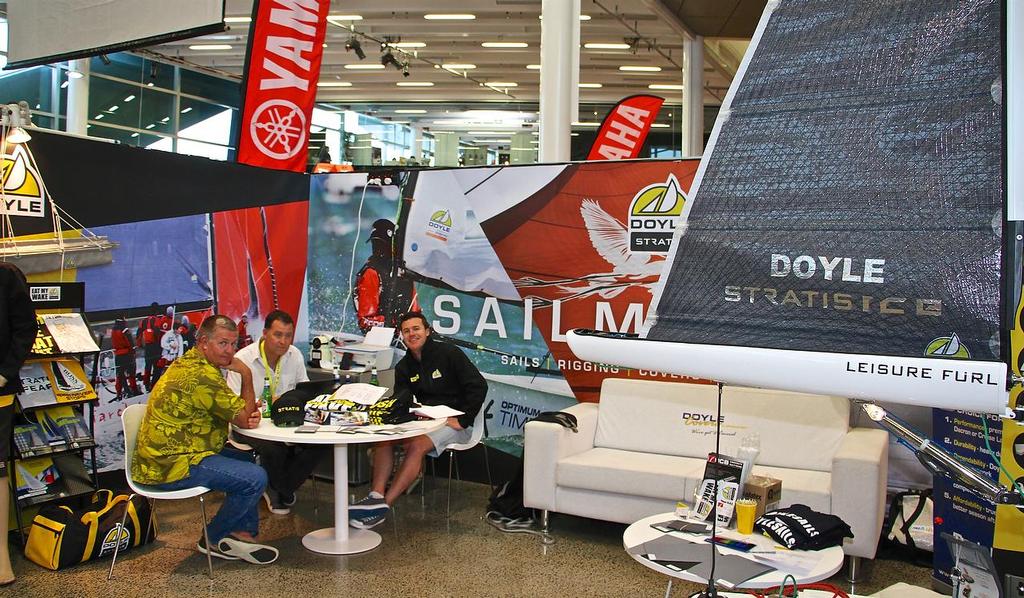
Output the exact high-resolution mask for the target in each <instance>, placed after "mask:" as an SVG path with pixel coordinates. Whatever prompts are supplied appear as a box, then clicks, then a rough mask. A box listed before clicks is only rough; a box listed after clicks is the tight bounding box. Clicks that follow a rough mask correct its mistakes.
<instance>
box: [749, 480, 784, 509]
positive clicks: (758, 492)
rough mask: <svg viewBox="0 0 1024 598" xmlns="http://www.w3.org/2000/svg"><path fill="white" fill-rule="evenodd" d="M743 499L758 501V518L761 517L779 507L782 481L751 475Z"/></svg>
mask: <svg viewBox="0 0 1024 598" xmlns="http://www.w3.org/2000/svg"><path fill="white" fill-rule="evenodd" d="M743 498H749V499H752V500H756V501H757V516H758V517H760V516H761V515H764V513H765V511H771V510H772V509H777V508H778V507H779V501H780V500H782V480H776V479H775V478H769V477H767V476H760V475H751V476H749V477H747V483H746V484H744V485H743Z"/></svg>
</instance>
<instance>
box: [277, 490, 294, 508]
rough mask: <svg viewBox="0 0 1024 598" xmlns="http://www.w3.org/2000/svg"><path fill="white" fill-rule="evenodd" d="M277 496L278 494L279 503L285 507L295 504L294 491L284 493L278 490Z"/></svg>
mask: <svg viewBox="0 0 1024 598" xmlns="http://www.w3.org/2000/svg"><path fill="white" fill-rule="evenodd" d="M277 496H278V498H279V499H281V504H282V505H284V506H286V507H294V506H295V493H294V492H292V493H291V494H285V493H284V492H278V493H277Z"/></svg>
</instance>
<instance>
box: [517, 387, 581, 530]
mask: <svg viewBox="0 0 1024 598" xmlns="http://www.w3.org/2000/svg"><path fill="white" fill-rule="evenodd" d="M597 410H598V406H597V403H578V404H576V405H573V406H572V407H569V408H568V409H563V411H565V412H566V413H571V414H573V415H575V416H576V423H577V426H576V429H577V430H578V432H575V433H574V432H573V431H572V430H570V429H568V428H563V427H562V426H560V425H558V424H554V423H550V422H529V423H527V424H526V426H524V432H525V433H524V439H523V443H524V447H523V504H524V505H525V506H527V507H529V508H531V509H545V510H555V486H556V484H555V470H556V468H557V466H558V461H559V460H560V459H563V458H565V457H568V456H569V455H575V454H577V453H582V452H583V451H585V450H588V449H591V448H594V437H595V436H596V434H597Z"/></svg>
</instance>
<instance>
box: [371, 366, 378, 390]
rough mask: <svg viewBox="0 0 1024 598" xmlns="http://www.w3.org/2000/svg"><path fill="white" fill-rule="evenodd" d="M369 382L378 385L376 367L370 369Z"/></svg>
mask: <svg viewBox="0 0 1024 598" xmlns="http://www.w3.org/2000/svg"><path fill="white" fill-rule="evenodd" d="M370 384H372V385H374V386H380V381H379V380H377V368H376V367H374V368H373V369H371V370H370Z"/></svg>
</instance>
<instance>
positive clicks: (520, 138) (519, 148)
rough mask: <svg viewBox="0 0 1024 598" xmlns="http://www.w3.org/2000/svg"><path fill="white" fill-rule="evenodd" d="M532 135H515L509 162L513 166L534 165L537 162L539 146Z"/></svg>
mask: <svg viewBox="0 0 1024 598" xmlns="http://www.w3.org/2000/svg"><path fill="white" fill-rule="evenodd" d="M533 142H534V139H533V135H531V134H530V133H513V134H512V148H511V151H510V155H509V161H510V162H511V163H512V164H533V163H535V162H536V161H537V146H536V144H534V143H533Z"/></svg>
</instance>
